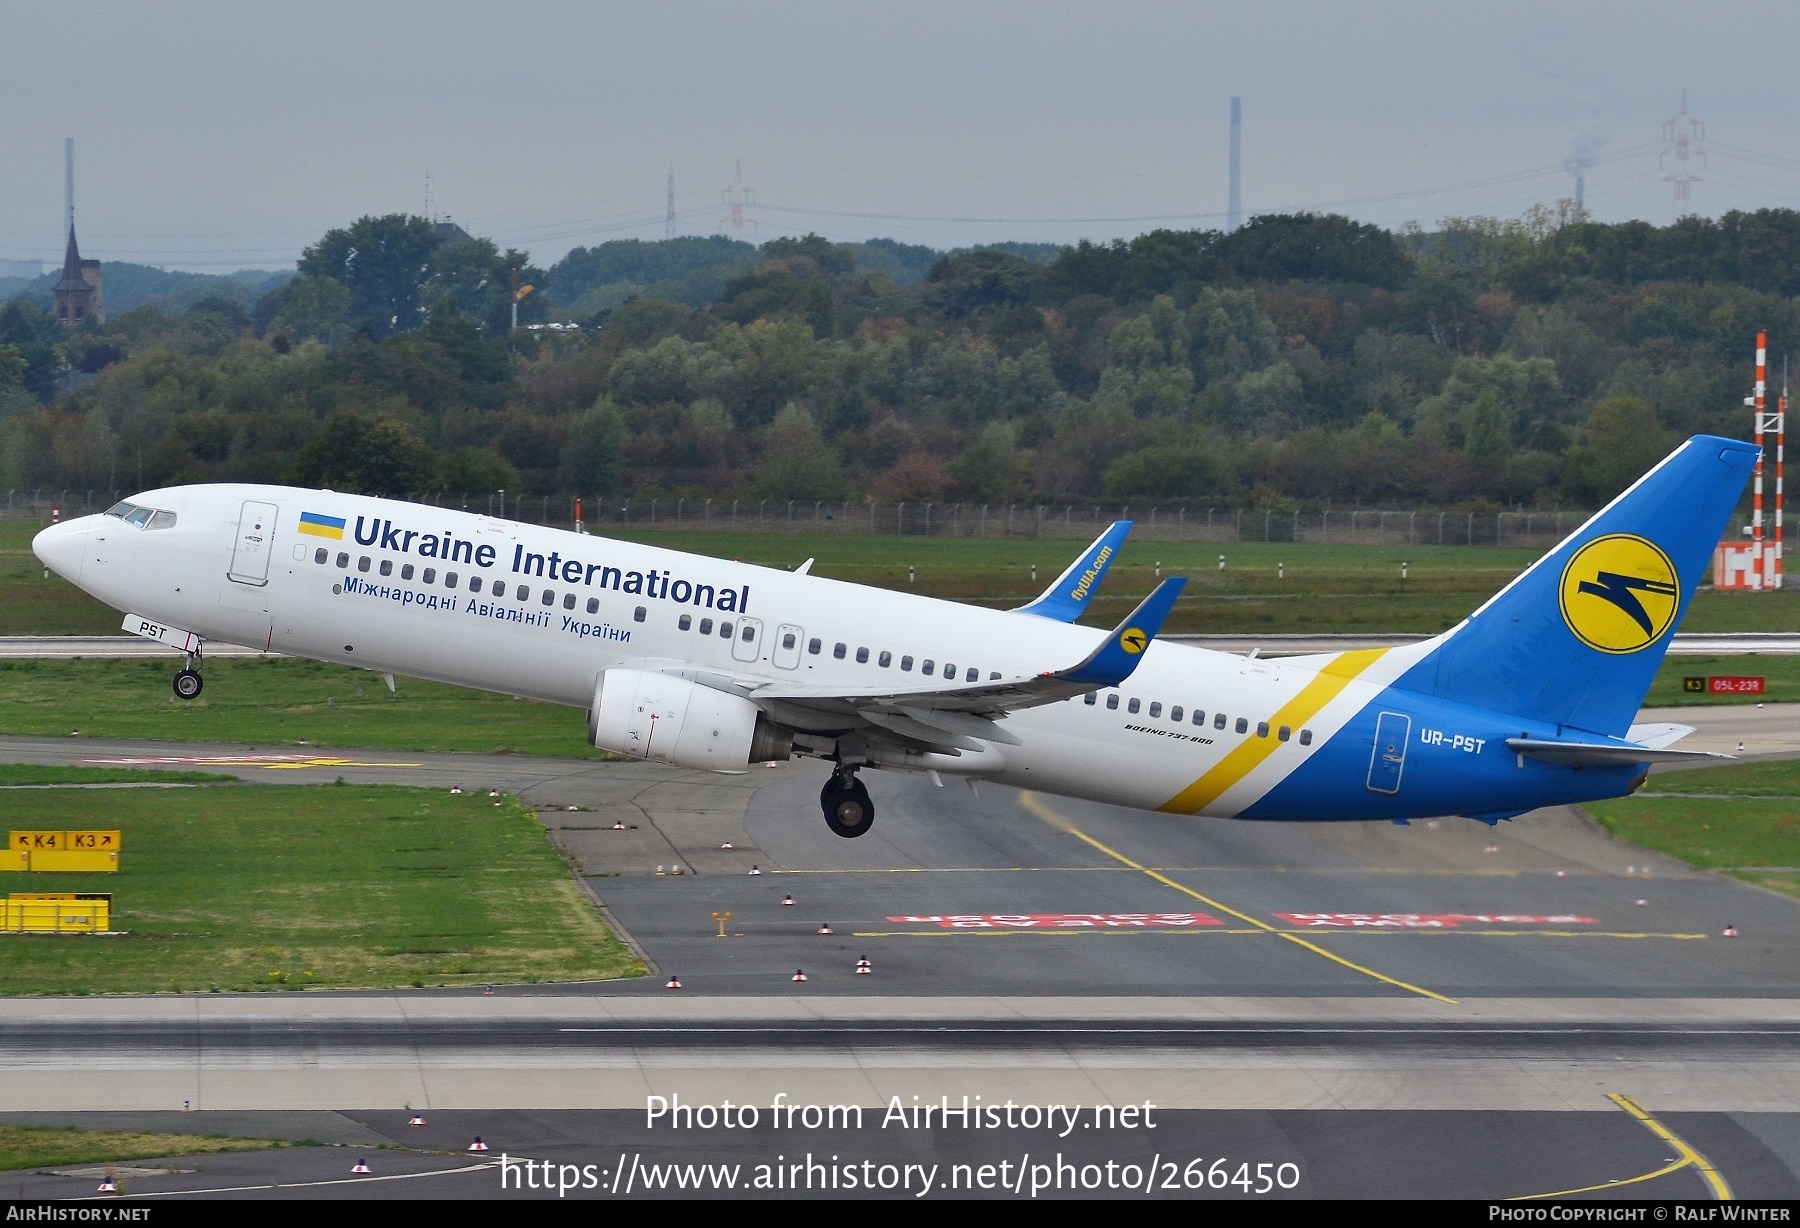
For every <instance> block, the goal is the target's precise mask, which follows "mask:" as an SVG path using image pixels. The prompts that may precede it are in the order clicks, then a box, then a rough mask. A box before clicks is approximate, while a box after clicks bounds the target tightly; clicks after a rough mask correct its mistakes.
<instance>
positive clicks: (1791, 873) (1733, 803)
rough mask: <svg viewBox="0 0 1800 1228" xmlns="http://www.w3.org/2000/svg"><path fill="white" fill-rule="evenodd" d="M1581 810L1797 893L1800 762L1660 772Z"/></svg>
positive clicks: (1657, 844)
mask: <svg viewBox="0 0 1800 1228" xmlns="http://www.w3.org/2000/svg"><path fill="white" fill-rule="evenodd" d="M1586 809H1587V810H1588V811H1589V812H1590V813H1591V814H1593V816H1594V817H1595V818H1596V819H1598V820H1599V821H1600V822H1601V823H1602V824H1603V825H1604V826H1605V827H1606V829H1607V830H1608V831H1611V832H1612V833H1613V834H1615V835H1617V836H1619V837H1620V838H1621V839H1625V840H1629V841H1631V843H1633V844H1636V845H1639V846H1641V847H1643V848H1648V849H1654V850H1656V851H1657V852H1659V853H1667V854H1669V855H1670V856H1671V857H1676V858H1679V859H1680V860H1682V861H1685V862H1687V863H1688V864H1689V865H1693V866H1701V867H1703V868H1707V869H1716V870H1723V871H1725V872H1726V873H1728V874H1732V875H1735V876H1736V877H1738V878H1741V879H1744V880H1745V881H1747V882H1752V883H1756V884H1758V885H1760V886H1764V887H1770V888H1773V889H1774V890H1776V891H1781V892H1784V893H1786V894H1788V895H1791V896H1795V897H1797V898H1800V762H1795V761H1783V762H1779V763H1745V764H1738V765H1734V766H1732V767H1722V768H1703V769H1701V770H1698V771H1692V772H1665V773H1659V774H1657V775H1655V776H1652V777H1651V778H1650V780H1649V781H1648V782H1647V783H1646V784H1645V786H1644V788H1643V791H1642V792H1640V793H1639V794H1637V795H1636V796H1635V797H1626V798H1620V799H1618V800H1617V801H1610V802H1590V803H1588V804H1587V806H1586Z"/></svg>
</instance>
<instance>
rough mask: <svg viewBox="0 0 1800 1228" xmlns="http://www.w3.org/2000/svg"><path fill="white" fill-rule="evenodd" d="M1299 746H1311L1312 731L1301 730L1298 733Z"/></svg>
mask: <svg viewBox="0 0 1800 1228" xmlns="http://www.w3.org/2000/svg"><path fill="white" fill-rule="evenodd" d="M1300 745H1302V746H1311V745H1312V730H1310V729H1302V730H1301V731H1300Z"/></svg>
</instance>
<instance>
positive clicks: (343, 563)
mask: <svg viewBox="0 0 1800 1228" xmlns="http://www.w3.org/2000/svg"><path fill="white" fill-rule="evenodd" d="M337 565H338V566H339V567H348V566H350V556H349V555H347V554H344V553H341V552H340V553H339V554H338V560H337Z"/></svg>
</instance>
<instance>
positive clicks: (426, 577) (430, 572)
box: [419, 567, 437, 584]
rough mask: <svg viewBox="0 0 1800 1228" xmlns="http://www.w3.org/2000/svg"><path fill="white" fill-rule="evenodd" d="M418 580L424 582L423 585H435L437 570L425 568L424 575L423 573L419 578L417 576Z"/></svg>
mask: <svg viewBox="0 0 1800 1228" xmlns="http://www.w3.org/2000/svg"><path fill="white" fill-rule="evenodd" d="M419 579H421V580H423V581H424V582H425V583H427V584H433V583H436V581H437V568H435V567H427V568H426V569H425V571H424V573H423V574H422V575H420V576H419Z"/></svg>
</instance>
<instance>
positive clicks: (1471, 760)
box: [33, 436, 1756, 836]
mask: <svg viewBox="0 0 1800 1228" xmlns="http://www.w3.org/2000/svg"><path fill="white" fill-rule="evenodd" d="M1755 458H1756V452H1755V450H1754V449H1753V448H1752V447H1750V446H1749V445H1747V444H1744V443H1739V442H1736V441H1733V440H1729V439H1719V438H1711V437H1705V436H1701V437H1696V438H1693V439H1690V440H1688V441H1687V442H1686V443H1684V444H1682V445H1681V447H1679V448H1678V449H1676V451H1675V452H1674V453H1672V454H1671V455H1670V456H1669V457H1668V458H1667V459H1665V460H1664V461H1663V462H1662V463H1661V464H1659V465H1658V466H1657V467H1656V468H1655V469H1653V470H1651V471H1650V473H1648V474H1646V475H1645V476H1644V477H1643V478H1641V479H1640V480H1639V481H1638V482H1637V483H1635V484H1634V485H1633V486H1632V487H1631V488H1630V489H1628V490H1627V491H1625V493H1624V494H1622V495H1620V496H1619V497H1618V498H1617V499H1615V500H1614V501H1613V502H1612V503H1611V504H1610V505H1608V506H1607V507H1606V508H1605V509H1603V510H1602V511H1600V512H1599V513H1597V514H1596V515H1595V516H1594V517H1593V518H1592V519H1590V520H1589V521H1588V522H1587V523H1586V524H1585V525H1583V526H1582V527H1581V528H1580V529H1579V530H1577V531H1576V532H1575V533H1574V534H1572V535H1571V536H1570V537H1569V538H1567V539H1566V540H1565V541H1564V542H1563V543H1562V544H1561V545H1559V546H1558V547H1557V548H1556V549H1555V550H1553V551H1551V552H1550V553H1549V554H1548V555H1546V556H1545V557H1544V558H1542V559H1540V560H1539V561H1538V562H1537V563H1536V564H1535V565H1534V566H1533V567H1531V568H1530V569H1529V570H1528V571H1526V572H1525V573H1524V574H1522V575H1521V576H1519V577H1518V578H1517V579H1516V580H1514V581H1513V582H1512V583H1511V584H1509V585H1508V586H1507V587H1506V588H1505V589H1503V590H1502V591H1501V592H1500V593H1499V594H1497V595H1496V596H1495V597H1493V598H1492V599H1491V600H1489V601H1488V602H1487V603H1486V604H1485V605H1483V606H1482V607H1481V608H1480V609H1479V610H1477V611H1476V612H1475V613H1474V614H1472V615H1470V616H1469V617H1468V618H1467V619H1465V620H1463V621H1462V622H1461V623H1459V624H1457V625H1456V626H1455V627H1453V628H1451V629H1450V630H1448V631H1446V632H1444V633H1443V634H1442V635H1439V636H1437V637H1436V638H1434V639H1431V640H1427V641H1425V642H1423V643H1418V644H1411V645H1407V646H1405V647H1397V648H1386V649H1369V650H1363V651H1355V652H1342V653H1333V654H1326V655H1318V656H1302V657H1287V658H1282V659H1275V660H1260V659H1256V658H1255V657H1254V656H1253V657H1250V658H1245V657H1240V656H1235V655H1230V654H1226V653H1219V652H1212V651H1207V650H1204V649H1200V648H1194V647H1189V646H1186V645H1180V644H1171V643H1168V642H1166V641H1163V642H1159V641H1157V640H1156V634H1157V632H1158V630H1159V629H1160V628H1161V625H1162V622H1163V619H1164V618H1165V616H1166V615H1167V614H1168V613H1169V610H1170V608H1171V607H1172V606H1173V605H1174V603H1175V600H1176V598H1177V597H1178V596H1179V594H1180V591H1181V587H1182V584H1183V581H1182V580H1180V579H1170V580H1166V581H1164V582H1163V583H1162V584H1161V585H1160V586H1159V587H1158V588H1157V589H1156V590H1155V591H1154V592H1152V593H1151V594H1150V595H1149V596H1148V597H1147V598H1145V600H1144V601H1143V602H1142V603H1141V604H1140V605H1139V606H1138V607H1137V608H1136V609H1135V610H1133V611H1132V613H1131V614H1130V615H1129V616H1128V617H1127V618H1126V619H1125V620H1124V621H1123V622H1122V623H1120V624H1119V625H1118V626H1117V627H1116V628H1114V629H1113V630H1112V631H1110V632H1102V631H1100V630H1096V629H1092V628H1088V627H1083V626H1079V625H1077V624H1076V622H1075V619H1076V618H1077V617H1078V616H1079V615H1080V614H1081V613H1082V612H1083V611H1084V610H1085V609H1086V608H1087V604H1088V601H1089V599H1090V598H1091V597H1092V595H1093V593H1094V591H1095V589H1096V588H1097V587H1098V586H1099V584H1100V583H1101V581H1102V579H1103V577H1104V575H1105V572H1106V568H1107V566H1108V564H1110V562H1111V561H1112V559H1113V558H1114V557H1115V556H1116V554H1117V551H1118V549H1119V546H1120V543H1121V542H1122V540H1123V538H1124V535H1125V532H1126V531H1127V530H1128V529H1129V527H1130V526H1129V524H1127V523H1124V522H1121V523H1120V524H1117V525H1114V526H1113V527H1112V528H1110V529H1109V530H1108V531H1107V532H1106V533H1105V534H1103V535H1102V536H1101V537H1100V539H1099V540H1097V541H1096V542H1094V544H1093V545H1092V546H1091V547H1089V549H1088V551H1087V552H1085V553H1084V554H1083V555H1082V556H1081V557H1080V558H1079V559H1077V560H1076V562H1075V563H1074V564H1072V565H1071V566H1070V567H1069V569H1068V570H1067V571H1066V572H1064V573H1063V575H1062V576H1060V577H1059V578H1058V579H1057V581H1056V582H1055V583H1054V584H1052V585H1051V586H1050V587H1049V589H1047V590H1046V591H1045V593H1044V595H1043V596H1042V597H1040V598H1039V599H1038V600H1037V601H1034V602H1032V603H1031V604H1030V605H1028V606H1025V607H1022V608H1021V609H1018V610H1011V611H1000V610H988V609H978V608H975V607H972V606H965V605H958V604H955V603H951V602H945V601H937V600H933V599H930V598H925V597H919V596H914V595H911V594H906V593H894V592H887V591H884V590H880V589H873V588H866V587H862V586H859V585H854V584H845V583H841V582H838V581H834V580H829V579H824V578H821V577H817V576H812V575H808V574H805V569H804V568H802V569H801V570H800V571H799V572H787V571H780V570H773V569H769V568H764V567H756V566H751V565H748V564H744V563H736V562H725V561H722V560H719V559H712V558H704V557H699V556H695V555H690V554H683V553H680V552H677V551H673V550H666V549H660V548H657V547H653V546H644V545H637V544H634V543H630V542H623V541H616V540H612V539H609V538H605V537H601V536H592V535H576V534H572V533H568V532H564V531H561V530H557V529H550V528H541V527H537V526H532V525H524V524H518V523H515V522H512V521H508V520H499V519H494V518H492V517H488V516H481V515H475V514H472V513H467V512H457V511H449V510H445V509H441V508H435V507H428V506H421V505H417V504H409V503H402V502H395V501H391V500H386V499H379V498H372V497H367V496H361V495H346V494H338V493H333V492H330V491H316V490H296V489H291V488H287V487H279V486H251V485H214V486H184V487H172V488H168V489H163V490H152V491H146V492H145V493H144V494H142V495H138V496H135V497H133V498H132V499H130V500H128V501H126V502H124V503H120V504H119V505H117V506H116V507H114V508H112V509H111V510H110V511H108V512H107V513H106V514H104V515H98V516H85V517H82V518H80V519H77V520H72V521H68V522H66V523H63V524H60V525H54V526H52V527H50V528H48V529H45V530H44V531H43V532H42V533H40V534H39V535H38V536H37V539H36V540H35V542H34V543H33V548H34V549H35V551H36V552H37V555H38V557H39V558H41V559H42V560H43V562H44V564H45V565H46V566H48V567H50V568H53V569H54V570H55V571H56V572H58V573H59V574H60V575H62V576H64V577H66V578H67V579H69V580H70V581H72V582H73V583H75V584H77V585H79V586H80V587H81V588H83V589H85V590H86V591H88V592H89V593H92V594H93V595H94V596H96V597H98V598H99V599H100V600H102V601H104V602H106V603H108V604H110V605H113V606H115V607H117V608H119V609H120V610H124V611H128V612H129V614H128V617H127V618H126V619H125V629H126V630H128V631H131V632H133V633H135V634H138V635H143V636H148V637H150V638H153V639H157V640H161V641H163V642H165V643H168V644H171V645H173V646H175V647H177V648H180V649H182V650H184V651H186V653H187V654H188V662H187V668H185V669H183V670H182V671H181V672H180V673H178V674H177V675H176V678H175V690H176V693H177V694H178V695H180V696H182V697H184V698H192V697H193V696H195V695H198V694H199V693H200V689H201V685H202V682H201V675H200V669H201V666H202V661H203V655H204V654H203V650H204V645H205V644H206V643H207V642H208V641H221V642H228V643H235V644H248V645H254V646H258V647H261V648H264V649H266V650H268V651H270V652H275V653H287V654H292V655H296V656H303V657H311V658H314V659H317V660H322V661H334V662H340V663H342V664H346V665H356V666H362V667H365V668H368V669H371V670H374V671H376V672H378V673H383V674H387V675H389V676H390V681H391V676H392V675H394V674H404V675H407V676H411V677H418V678H431V679H436V680H439V681H442V682H449V683H457V684H460V685H463V686H469V687H477V688H480V689H484V690H490V691H499V692H505V693H510V694H514V695H523V696H529V697H532V698H537V699H543V700H549V701H552V702H555V703H561V704H568V705H570V706H572V707H576V708H585V709H586V710H587V713H588V733H589V737H590V739H591V740H592V741H593V743H594V744H595V745H596V746H599V747H602V748H604V749H606V750H610V751H616V752H618V753H621V754H625V755H630V756H633V757H635V758H640V759H649V760H655V761H658V762H663V763H670V764H677V765H680V766H684V767H690V768H706V769H712V770H717V771H741V770H743V769H745V768H746V767H747V766H749V765H751V764H754V763H759V762H764V761H768V760H780V759H787V758H789V757H791V756H794V755H810V756H816V757H818V758H821V759H825V760H828V761H830V762H831V763H833V764H835V765H836V770H835V771H834V773H833V774H832V776H831V778H830V780H829V781H828V782H827V783H826V785H825V787H824V790H823V792H822V794H821V797H820V802H821V805H822V806H823V809H824V812H825V820H826V823H827V824H828V825H829V826H830V828H831V830H833V831H834V832H836V833H837V834H838V835H840V836H859V835H861V834H863V833H864V832H866V831H868V830H869V825H870V823H871V822H872V821H873V818H874V808H873V806H872V805H871V804H870V801H869V795H868V791H867V789H866V788H865V787H864V786H863V784H862V782H861V781H859V780H858V779H857V772H858V771H859V770H860V769H862V768H893V769H900V770H906V771H926V772H937V773H943V774H956V775H962V776H966V777H970V778H980V779H984V780H995V781H1001V782H1004V783H1008V784H1015V785H1021V786H1029V787H1031V788H1033V789H1040V790H1043V791H1045V792H1049V793H1059V794H1065V795H1068V796H1074V797H1083V798H1090V799H1094V800H1097V801H1102V802H1111V803H1115V804H1118V805H1123V806H1132V807H1138V808H1141V809H1144V810H1158V811H1164V812H1168V813H1173V814H1199V815H1213V816H1220V817H1230V818H1241V819H1289V820H1319V819H1395V820H1404V819H1410V818H1419V817H1425V816H1436V815H1468V816H1470V817H1473V818H1478V819H1483V820H1487V821H1493V820H1496V819H1501V818H1509V817H1511V816H1513V815H1516V814H1520V813H1522V812H1524V811H1527V810H1531V809H1534V808H1536V807H1539V806H1545V805H1551V804H1555V803H1561V802H1574V801H1583V800H1589V799H1595V798H1603V797H1615V796H1619V795H1622V794H1624V793H1627V792H1629V791H1630V790H1631V789H1633V788H1635V787H1636V785H1637V784H1638V783H1639V782H1640V781H1641V780H1642V779H1643V776H1644V774H1645V772H1646V771H1647V770H1648V769H1647V765H1648V764H1650V763H1651V762H1654V761H1657V760H1660V759H1669V758H1677V757H1687V756H1690V755H1695V754H1698V753H1699V752H1690V751H1681V750H1674V749H1670V744H1671V743H1672V742H1674V741H1675V740H1677V739H1678V738H1679V737H1681V736H1682V735H1683V734H1684V733H1686V732H1688V731H1687V730H1686V729H1685V728H1683V727H1681V726H1658V727H1649V726H1636V727H1634V726H1633V725H1632V721H1633V719H1634V717H1635V715H1636V713H1637V710H1638V707H1639V705H1640V704H1641V703H1642V701H1643V697H1644V694H1645V692H1646V691H1647V690H1648V688H1649V685H1650V681H1651V676H1652V674H1653V673H1654V672H1655V670H1656V667H1657V665H1658V663H1659V662H1660V661H1661V659H1662V656H1663V653H1664V651H1665V649H1666V648H1667V647H1668V642H1669V638H1670V637H1671V636H1672V635H1673V634H1674V632H1675V627H1676V625H1677V623H1679V621H1680V618H1681V615H1682V613H1683V611H1684V610H1685V608H1686V606H1687V603H1688V601H1689V600H1690V598H1691V597H1692V595H1693V592H1694V587H1695V585H1696V584H1697V583H1698V580H1699V577H1700V576H1701V574H1702V572H1704V571H1705V570H1706V568H1707V567H1708V566H1709V564H1710V558H1711V555H1712V551H1713V548H1714V544H1715V543H1716V542H1717V541H1718V539H1719V534H1720V533H1721V532H1722V531H1723V529H1724V527H1725V524H1726V521H1727V519H1728V518H1729V516H1730V514H1731V511H1732V509H1733V507H1734V506H1735V504H1736V502H1737V500H1738V498H1739V497H1740V495H1741V493H1742V491H1743V487H1744V482H1745V479H1746V478H1747V477H1748V475H1749V473H1750V470H1751V468H1752V466H1753V465H1754V463H1755Z"/></svg>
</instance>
